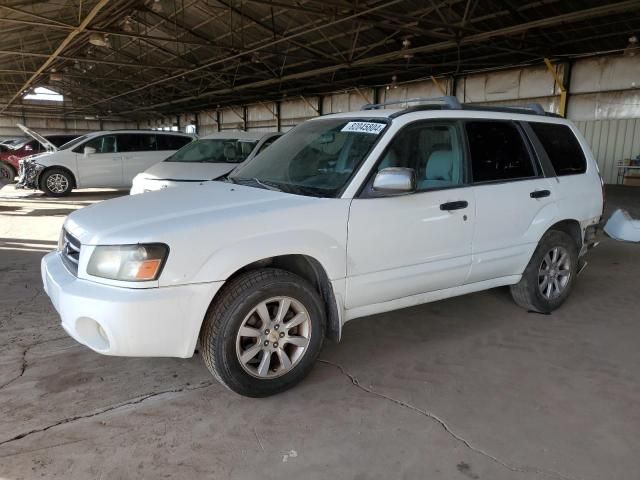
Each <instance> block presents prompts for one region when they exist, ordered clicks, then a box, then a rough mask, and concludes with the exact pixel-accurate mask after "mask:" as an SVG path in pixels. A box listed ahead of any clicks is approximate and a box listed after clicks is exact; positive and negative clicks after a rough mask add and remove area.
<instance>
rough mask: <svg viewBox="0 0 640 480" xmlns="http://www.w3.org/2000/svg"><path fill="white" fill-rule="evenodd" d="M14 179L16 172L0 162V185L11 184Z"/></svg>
mask: <svg viewBox="0 0 640 480" xmlns="http://www.w3.org/2000/svg"><path fill="white" fill-rule="evenodd" d="M15 178H16V171H15V169H14V168H13V167H12V166H11V165H8V164H6V163H4V162H0V184H5V183H13V181H14V180H15Z"/></svg>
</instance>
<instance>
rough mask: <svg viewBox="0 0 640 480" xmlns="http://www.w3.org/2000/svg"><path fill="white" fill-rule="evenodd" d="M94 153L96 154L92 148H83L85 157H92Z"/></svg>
mask: <svg viewBox="0 0 640 480" xmlns="http://www.w3.org/2000/svg"><path fill="white" fill-rule="evenodd" d="M94 153H96V149H95V148H93V147H84V156H85V157H86V156H87V155H93V154H94Z"/></svg>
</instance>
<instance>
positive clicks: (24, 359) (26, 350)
mask: <svg viewBox="0 0 640 480" xmlns="http://www.w3.org/2000/svg"><path fill="white" fill-rule="evenodd" d="M66 338H69V337H58V338H50V339H49V340H43V341H42V342H36V343H32V344H31V345H28V346H26V347H22V348H23V351H22V365H21V368H20V373H19V374H18V375H16V376H15V377H13V378H12V379H11V380H9V381H8V382H6V383H3V384H2V385H0V390H2V389H3V388H5V387H8V386H9V385H11V384H12V383H13V382H15V381H16V380H18V379H19V378H21V377H22V376H23V375H24V372H26V370H27V367H28V366H29V363H28V362H27V353H29V351H30V350H31V349H32V348H33V347H37V346H38V345H42V344H43V343H49V342H55V341H56V340H63V339H66Z"/></svg>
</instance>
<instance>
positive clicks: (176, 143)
mask: <svg viewBox="0 0 640 480" xmlns="http://www.w3.org/2000/svg"><path fill="white" fill-rule="evenodd" d="M157 139H158V150H180V149H181V148H182V147H184V146H185V145H186V144H187V143H189V142H190V141H191V137H183V136H180V135H158V136H157Z"/></svg>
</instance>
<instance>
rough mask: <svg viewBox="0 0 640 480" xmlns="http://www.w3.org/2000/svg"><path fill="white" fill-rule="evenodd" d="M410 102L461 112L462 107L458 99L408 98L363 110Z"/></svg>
mask: <svg viewBox="0 0 640 480" xmlns="http://www.w3.org/2000/svg"><path fill="white" fill-rule="evenodd" d="M410 102H428V103H444V104H445V105H444V106H446V108H450V109H452V110H460V109H461V108H462V105H460V102H459V101H458V99H457V98H456V97H452V96H445V97H418V98H407V99H406V100H392V101H390V102H384V103H368V104H367V105H365V106H363V107H362V110H377V109H379V108H382V107H386V106H387V105H399V104H401V103H410Z"/></svg>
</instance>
